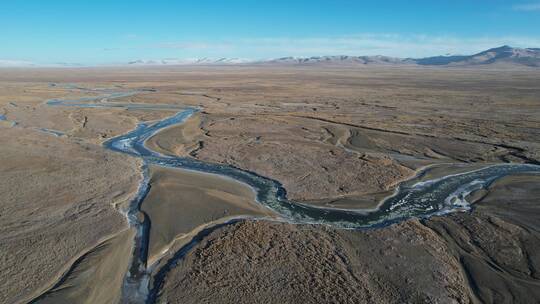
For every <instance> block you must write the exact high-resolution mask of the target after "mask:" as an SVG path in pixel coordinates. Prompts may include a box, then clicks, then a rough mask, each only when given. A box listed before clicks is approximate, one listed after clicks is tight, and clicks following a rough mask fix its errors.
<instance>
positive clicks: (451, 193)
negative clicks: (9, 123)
mask: <svg viewBox="0 0 540 304" xmlns="http://www.w3.org/2000/svg"><path fill="white" fill-rule="evenodd" d="M92 92H95V91H92ZM140 92H141V91H131V92H124V93H117V92H106V91H100V93H101V94H102V95H100V96H96V97H84V98H79V99H76V100H59V99H53V100H49V101H47V104H48V105H51V106H77V107H88V108H97V107H120V108H126V109H146V110H154V109H167V110H171V109H178V110H179V112H178V113H177V114H175V115H173V116H171V117H168V118H165V119H163V120H160V121H157V122H152V123H140V124H139V125H138V126H137V128H136V129H135V130H132V131H130V132H128V133H127V134H124V135H121V136H118V137H115V138H112V139H110V140H108V141H106V142H105V143H104V146H105V147H106V148H107V149H110V150H113V151H116V152H119V153H123V154H126V155H130V156H132V157H137V158H141V159H142V160H143V163H144V165H143V176H144V178H143V181H142V182H141V184H140V186H139V190H138V194H137V196H136V198H135V199H134V200H133V201H132V203H131V205H130V207H129V209H128V210H127V211H126V216H127V218H128V221H129V223H130V225H132V226H133V227H135V228H136V229H137V230H138V233H137V237H136V240H135V249H134V255H133V258H132V263H131V267H130V269H129V271H128V273H127V275H126V278H125V283H124V290H123V298H124V300H126V302H139V303H145V302H147V301H149V300H148V299H149V297H150V298H152V296H151V295H149V281H150V274H149V273H150V270H149V268H151V267H147V265H146V258H147V239H148V227H147V225H146V222H147V221H145V219H144V218H143V217H142V216H141V214H140V212H139V207H140V204H141V202H142V201H143V200H144V198H145V196H146V194H147V193H148V190H149V184H148V180H149V178H148V174H147V167H148V165H158V166H164V167H172V168H180V169H188V170H196V171H200V172H206V173H214V174H219V175H223V176H227V177H230V178H233V179H235V180H237V181H239V182H242V183H244V184H247V185H249V186H250V187H252V188H253V189H254V190H255V191H256V193H257V195H256V198H257V201H258V203H260V204H262V205H264V206H266V207H267V208H270V209H271V210H273V211H275V212H276V213H277V214H279V216H280V217H282V218H283V219H284V220H286V221H289V222H292V223H309V224H325V225H331V226H333V227H338V228H347V229H358V228H373V227H384V226H387V225H390V224H393V223H397V222H400V221H404V220H406V219H409V218H413V217H416V218H426V217H430V216H434V215H443V214H447V213H450V212H456V211H467V210H470V208H471V207H470V205H469V203H468V202H467V201H466V197H467V195H468V194H469V193H471V192H473V191H475V190H479V189H482V188H486V187H488V186H489V185H490V184H491V183H492V182H493V181H495V180H496V179H498V178H501V177H503V176H506V175H511V174H518V173H540V166H537V165H532V164H497V165H489V166H486V167H483V168H481V169H476V170H473V171H469V172H465V173H459V174H452V175H448V176H444V177H441V178H437V179H432V180H427V181H423V182H419V183H416V184H411V183H410V182H404V183H401V184H400V186H399V187H398V188H397V190H396V192H395V193H394V195H392V196H390V197H388V198H386V199H385V200H384V201H383V202H382V203H381V205H380V207H379V208H378V209H376V210H372V211H358V210H340V209H331V208H320V207H313V206H308V205H305V204H300V203H296V202H292V201H289V200H288V199H287V193H286V191H285V189H284V188H283V187H282V185H281V184H280V183H279V182H278V181H275V180H272V179H269V178H266V177H263V176H261V175H258V174H256V173H254V172H249V171H246V170H241V169H238V168H235V167H231V166H228V165H221V164H214V163H207V162H203V161H199V160H196V159H193V158H187V157H175V156H168V155H162V154H160V153H157V152H155V151H152V150H150V149H149V148H148V147H146V145H145V142H146V140H148V139H149V138H150V137H152V136H153V135H155V134H156V133H158V132H159V131H160V130H163V129H164V128H167V127H170V126H173V125H178V124H181V123H183V122H184V121H186V120H187V119H188V118H189V117H190V116H192V115H193V114H194V113H196V112H197V111H199V109H196V108H185V107H180V106H175V105H151V104H133V103H115V102H110V100H112V99H115V98H121V97H126V96H132V95H135V94H138V93H140ZM180 109H181V110H180Z"/></svg>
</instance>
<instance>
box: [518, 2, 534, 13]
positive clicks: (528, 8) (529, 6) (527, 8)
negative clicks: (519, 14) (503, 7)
mask: <svg viewBox="0 0 540 304" xmlns="http://www.w3.org/2000/svg"><path fill="white" fill-rule="evenodd" d="M513 9H514V10H516V11H524V12H535V11H538V12H540V2H537V3H526V4H517V5H514V6H513Z"/></svg>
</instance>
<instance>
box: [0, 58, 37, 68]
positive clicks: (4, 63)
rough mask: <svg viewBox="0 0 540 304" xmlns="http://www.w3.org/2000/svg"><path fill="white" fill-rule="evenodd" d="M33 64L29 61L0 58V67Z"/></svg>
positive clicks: (33, 64)
mask: <svg viewBox="0 0 540 304" xmlns="http://www.w3.org/2000/svg"><path fill="white" fill-rule="evenodd" d="M35 65H36V64H35V63H33V62H30V61H24V60H8V59H0V67H30V66H35Z"/></svg>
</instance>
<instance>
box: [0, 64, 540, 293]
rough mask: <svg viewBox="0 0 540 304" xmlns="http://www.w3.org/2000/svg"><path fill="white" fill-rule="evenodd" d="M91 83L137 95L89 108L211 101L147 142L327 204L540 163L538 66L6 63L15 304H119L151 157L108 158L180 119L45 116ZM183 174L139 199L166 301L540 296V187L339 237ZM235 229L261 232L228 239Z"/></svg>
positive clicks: (87, 112)
mask: <svg viewBox="0 0 540 304" xmlns="http://www.w3.org/2000/svg"><path fill="white" fill-rule="evenodd" d="M88 89H90V90H88ZM92 89H106V90H111V91H118V92H125V91H130V90H142V92H141V93H140V94H136V95H133V96H128V97H123V98H118V99H115V100H114V101H113V100H110V101H107V100H99V101H97V102H96V103H105V102H118V103H133V104H170V105H179V106H192V107H198V108H199V109H200V111H199V112H198V113H196V114H195V115H194V116H192V117H191V118H189V119H188V120H187V121H186V123H184V124H182V125H179V126H173V127H170V128H168V129H166V130H164V131H162V132H160V133H158V134H157V135H155V136H154V137H153V138H151V139H150V140H149V141H148V142H147V146H149V147H151V148H152V149H153V150H155V151H157V152H159V153H162V154H169V155H180V156H187V157H192V158H195V159H198V160H202V161H206V162H212V163H217V164H227V165H231V166H234V167H237V168H241V169H244V170H248V171H250V172H254V173H256V174H259V175H262V176H265V177H269V178H271V179H273V180H276V181H279V182H280V183H281V184H282V185H283V186H284V188H285V189H286V190H287V196H288V198H289V199H291V200H293V201H296V202H301V203H305V204H311V205H314V206H319V207H334V208H348V209H373V208H376V207H377V206H378V204H379V202H380V200H381V199H382V198H384V197H385V196H388V195H390V194H391V193H393V191H394V190H395V188H396V186H397V185H398V184H399V183H400V182H401V181H404V180H406V179H409V178H411V177H413V176H414V175H415V174H416V173H417V172H418V170H420V169H422V168H424V167H425V166H428V165H433V164H448V163H457V164H469V165H470V168H477V167H479V166H482V165H487V164H492V163H502V162H516V163H524V162H526V163H534V164H537V163H538V162H539V160H540V141H539V138H540V100H539V98H540V70H538V69H533V68H525V67H523V68H513V69H510V68H506V69H497V68H493V69H480V68H478V69H472V68H469V69H467V68H461V69H459V68H427V67H426V68H421V67H380V66H369V67H361V66H354V67H347V66H339V67H331V66H326V67H317V66H308V67H299V66H280V67H275V66H223V67H221V66H212V67H205V66H196V67H190V66H184V67H130V68H99V69H98V68H86V69H83V68H81V69H67V68H65V69H3V70H1V73H0V115H2V116H0V117H3V118H5V119H3V120H0V193H2V196H1V198H0V231H1V233H0V252H1V257H2V263H1V264H2V265H1V266H0V275H1V283H0V302H2V303H27V302H30V301H33V300H35V302H38V303H39V302H42V303H114V302H118V301H120V298H121V289H122V280H123V278H124V275H125V273H126V271H127V268H128V265H129V262H130V260H131V257H132V251H133V248H131V247H132V246H133V245H132V243H131V242H129V241H130V240H132V238H133V235H134V234H135V231H134V229H132V228H130V226H129V225H128V223H127V221H126V219H125V217H124V214H123V213H125V206H126V205H127V204H128V203H129V202H130V201H131V200H132V199H133V198H134V197H135V194H136V192H137V188H138V186H139V184H140V182H141V180H142V171H141V162H140V160H138V159H137V158H132V157H128V156H126V155H124V154H118V153H114V152H111V151H110V150H107V149H105V148H104V147H103V146H102V144H103V143H104V142H105V141H106V140H107V139H110V138H112V137H114V136H118V135H120V134H124V133H126V132H128V131H129V130H132V129H134V128H135V127H136V126H137V123H139V122H143V121H145V122H153V121H156V120H159V119H163V118H165V117H168V116H171V115H172V114H174V113H175V111H173V110H171V109H166V110H144V109H138V110H137V109H129V110H128V109H125V108H80V107H75V106H50V105H47V104H46V103H45V101H46V100H48V99H51V98H61V99H76V98H79V97H84V96H98V95H100V94H101V93H100V92H99V91H91V90H92ZM175 170H176V169H160V168H154V167H152V168H150V170H149V172H150V173H149V174H150V177H149V183H150V186H151V188H150V192H149V193H148V196H147V197H146V199H145V200H144V201H143V204H142V205H141V210H142V213H143V214H144V216H145V219H146V220H148V221H150V222H149V223H150V225H149V227H150V228H149V229H150V234H149V235H150V236H149V237H150V241H149V242H150V245H149V247H150V255H149V263H153V262H155V261H156V260H157V259H158V257H159V258H161V261H160V262H158V263H156V264H155V268H153V269H152V275H153V276H154V277H153V278H152V280H151V286H150V287H151V293H153V294H154V295H155V296H156V299H157V300H158V301H159V302H160V303H181V302H191V303H232V302H244V303H253V302H261V303H295V302H302V303H536V302H539V301H540V293H539V292H538V290H539V289H538V287H539V286H540V277H539V274H538V272H539V270H540V268H539V267H540V248H539V246H540V227H538V223H540V221H539V216H540V213H539V210H540V209H539V205H538V202H539V201H540V192H539V189H540V187H539V185H540V178H539V177H538V175H531V174H523V175H514V176H509V177H505V178H502V179H500V180H498V181H496V182H495V183H493V184H492V185H491V186H490V187H489V189H487V190H485V191H480V192H477V193H474V194H473V197H474V201H475V203H474V204H473V210H472V211H471V212H458V213H452V214H449V215H444V216H435V217H431V218H423V219H410V220H407V221H404V222H401V223H398V224H394V225H390V226H388V227H384V228H372V229H365V230H342V229H337V228H333V227H328V226H325V225H306V224H302V225H297V224H294V223H287V222H284V221H283V220H282V219H280V217H279V216H278V215H277V214H275V213H273V212H272V211H271V210H268V209H266V208H263V207H262V206H259V205H258V204H257V202H256V201H255V196H254V193H252V192H250V191H249V188H248V187H246V186H245V185H243V184H239V183H237V182H235V181H232V180H223V179H221V178H220V177H218V176H213V175H205V174H198V173H194V172H187V171H186V172H184V171H181V170H176V171H175ZM446 173H448V172H446ZM439 174H445V172H439ZM236 217H249V218H250V219H242V220H238V221H233V222H232V223H229V224H223V225H222V223H224V222H225V221H227V220H228V219H231V218H236ZM251 217H264V218H265V219H258V220H253V219H251ZM160 219H161V220H162V221H160ZM214 224H216V225H217V226H215V227H214V228H211V229H207V228H209V227H213V226H212V225H214ZM152 229H153V230H152ZM202 232H204V233H202ZM192 238H194V239H195V240H197V241H198V242H189V241H190V240H191V239H192ZM188 243H189V244H190V245H189V248H187V247H186V248H184V249H185V250H183V251H181V254H180V255H181V257H180V258H179V259H178V261H177V262H176V264H174V265H173V266H171V267H170V269H167V271H162V269H164V268H161V267H164V266H163V265H164V264H165V263H166V262H167V259H169V258H171V257H173V256H174V255H176V258H178V255H179V254H177V253H178V252H179V251H180V250H181V248H183V247H182V246H184V245H185V244H188ZM191 246H192V247H191ZM166 249H169V250H168V251H166Z"/></svg>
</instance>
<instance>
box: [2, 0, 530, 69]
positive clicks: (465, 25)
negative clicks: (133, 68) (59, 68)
mask: <svg viewBox="0 0 540 304" xmlns="http://www.w3.org/2000/svg"><path fill="white" fill-rule="evenodd" d="M0 29H1V30H0V45H1V47H0V60H18V61H31V62H37V63H58V62H71V63H82V64H105V63H124V62H127V61H130V60H135V59H164V58H199V57H213V58H214V57H240V58H248V59H262V58H273V57H281V56H314V55H338V54H339V55H341V54H347V55H376V54H380V55H389V56H399V57H422V56H429V55H440V54H446V53H452V54H457V53H461V54H464V53H473V52H477V51H481V50H484V49H486V48H490V47H495V46H499V45H503V44H509V45H512V46H518V47H540V1H536V0H533V1H500V0H492V1H483V0H475V1H471V0H469V1H460V0H456V1H434V0H431V1H412V0H410V1H384V2H376V1H352V0H351V1H346V0H343V1H338V0H335V1H330V0H326V1H324V0H320V1H281V0H277V1H263V0H259V1H247V0H243V1H232V0H231V1H190V2H187V1H163V0H162V1H160V0H157V1H112V0H109V1H105V0H87V1H82V0H71V1H60V0H56V1H55V0H50V1H38V0H26V1H25V0H12V1H9V0H2V1H1V3H0Z"/></svg>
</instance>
